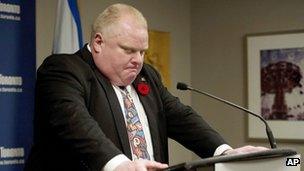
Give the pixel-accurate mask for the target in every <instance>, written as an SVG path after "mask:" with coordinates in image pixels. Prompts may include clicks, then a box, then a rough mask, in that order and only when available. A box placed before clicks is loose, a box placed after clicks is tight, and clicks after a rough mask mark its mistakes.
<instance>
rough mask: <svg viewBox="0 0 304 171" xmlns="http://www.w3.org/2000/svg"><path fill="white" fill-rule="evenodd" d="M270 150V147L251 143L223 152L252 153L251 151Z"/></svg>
mask: <svg viewBox="0 0 304 171" xmlns="http://www.w3.org/2000/svg"><path fill="white" fill-rule="evenodd" d="M265 150H269V148H266V147H260V146H258V147H255V146H251V145H247V146H244V147H240V148H236V149H230V150H226V151H225V152H224V153H223V154H228V155H229V154H244V153H251V152H258V151H265Z"/></svg>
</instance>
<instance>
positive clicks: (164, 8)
mask: <svg viewBox="0 0 304 171" xmlns="http://www.w3.org/2000/svg"><path fill="white" fill-rule="evenodd" d="M116 2H122V3H127V4H130V5H133V6H134V7H136V8H138V9H139V10H140V11H142V12H143V14H144V16H145V17H146V18H147V20H148V23H149V28H150V29H155V30H160V31H166V32H170V34H171V52H170V53H171V59H170V60H171V62H170V65H171V66H170V72H171V78H172V80H171V82H172V86H171V87H169V89H170V90H171V92H172V93H173V94H175V95H177V96H179V97H181V100H182V101H183V102H184V103H186V104H190V94H189V93H185V92H178V91H177V90H176V89H175V88H174V87H175V84H176V82H177V81H179V80H182V81H185V82H190V81H191V75H190V2H189V1H183V0H166V1H162V0H154V1H148V0H144V1H143V0H124V1H114V0H111V1H110V0H103V1H98V0H90V1H86V0H78V4H79V10H80V17H81V22H82V28H83V36H84V40H85V42H88V40H89V37H90V31H91V30H90V29H91V24H92V23H93V21H94V19H95V18H96V17H97V15H98V14H99V13H100V12H101V11H103V10H104V9H105V8H106V7H107V6H108V5H110V4H113V3H116ZM172 4H174V5H172ZM56 8H57V1H54V0H43V1H36V21H37V22H36V25H37V26H36V30H37V39H36V41H37V67H38V66H39V65H40V64H41V63H42V61H43V60H44V59H45V57H46V56H48V55H50V54H51V51H52V41H53V32H54V24H55V17H56ZM169 153H170V163H171V164H176V163H180V162H184V161H189V160H191V159H192V154H191V153H189V152H188V151H187V150H186V149H184V148H182V147H181V146H180V145H179V144H177V143H175V142H173V141H171V140H170V147H169Z"/></svg>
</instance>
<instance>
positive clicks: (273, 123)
mask: <svg viewBox="0 0 304 171" xmlns="http://www.w3.org/2000/svg"><path fill="white" fill-rule="evenodd" d="M246 43H247V62H248V63H247V68H248V108H249V109H250V110H251V111H254V112H256V113H257V114H260V115H261V116H262V117H263V118H264V119H265V120H266V121H267V122H268V124H269V126H270V127H271V129H272V131H273V134H274V137H275V138H276V139H278V140H287V141H288V140H292V141H297V140H298V141H303V140H304V134H303V130H304V75H303V74H304V30H303V31H294V32H283V33H273V34H255V35H248V36H246ZM248 138H249V139H264V138H267V136H266V132H265V126H264V124H263V123H262V122H260V121H258V119H257V118H255V117H251V116H250V117H248Z"/></svg>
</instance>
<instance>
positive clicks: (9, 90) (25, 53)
mask: <svg viewBox="0 0 304 171" xmlns="http://www.w3.org/2000/svg"><path fill="white" fill-rule="evenodd" d="M35 61H36V44H35V1H34V0H23V1H22V0H1V1H0V170H1V171H2V170H5V171H8V170H9V171H15V170H23V166H24V162H25V160H26V157H27V156H28V153H29V151H30V146H31V144H32V139H33V138H32V137H33V136H32V120H33V113H34V83H35V68H36V67H35Z"/></svg>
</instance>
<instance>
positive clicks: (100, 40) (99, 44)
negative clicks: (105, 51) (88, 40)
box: [92, 33, 104, 53]
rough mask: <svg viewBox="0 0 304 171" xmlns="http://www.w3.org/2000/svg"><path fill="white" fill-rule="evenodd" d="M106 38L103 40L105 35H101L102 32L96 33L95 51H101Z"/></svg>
mask: <svg viewBox="0 0 304 171" xmlns="http://www.w3.org/2000/svg"><path fill="white" fill-rule="evenodd" d="M103 43H104V40H103V36H102V35H101V33H96V34H95V35H94V39H93V42H92V47H93V49H92V50H93V51H94V52H95V53H100V52H101V49H102V46H103Z"/></svg>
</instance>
